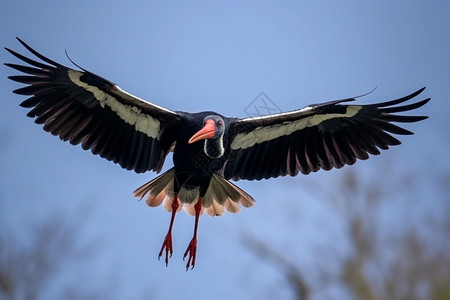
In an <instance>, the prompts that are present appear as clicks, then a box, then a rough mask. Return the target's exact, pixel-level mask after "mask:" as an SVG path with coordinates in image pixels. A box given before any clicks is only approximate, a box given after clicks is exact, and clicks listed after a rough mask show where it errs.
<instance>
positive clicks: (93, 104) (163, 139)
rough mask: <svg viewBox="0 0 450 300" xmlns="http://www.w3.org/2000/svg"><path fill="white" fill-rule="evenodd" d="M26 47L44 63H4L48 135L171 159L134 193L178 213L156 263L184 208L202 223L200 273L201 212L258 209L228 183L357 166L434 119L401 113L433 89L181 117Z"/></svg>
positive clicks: (134, 166) (117, 155) (191, 259)
mask: <svg viewBox="0 0 450 300" xmlns="http://www.w3.org/2000/svg"><path fill="white" fill-rule="evenodd" d="M18 40H19V42H20V43H21V44H22V45H23V46H24V47H25V48H26V49H27V50H28V51H29V52H31V53H32V54H33V55H34V56H36V57H37V59H39V60H40V61H39V60H37V59H36V58H34V59H31V58H28V57H26V56H24V55H22V54H19V53H17V52H15V51H13V50H10V49H8V48H5V49H6V50H7V51H8V52H10V53H11V54H12V55H14V56H15V57H16V58H18V59H20V60H22V61H23V62H25V63H26V64H27V65H21V64H13V63H6V64H5V65H6V66H8V67H11V68H13V69H15V70H17V71H20V72H22V73H23V74H22V75H15V76H9V77H8V78H9V79H11V80H14V81H17V82H19V83H23V84H26V86H25V87H22V88H19V89H16V90H14V93H16V94H19V95H25V96H30V97H29V98H28V99H26V100H25V101H23V102H22V103H21V104H20V105H21V106H22V107H25V108H28V109H30V110H29V112H28V114H27V116H28V117H31V118H35V122H36V123H37V124H42V125H43V129H44V130H45V131H47V132H50V133H51V134H53V135H55V136H59V138H60V139H61V140H63V141H69V142H70V143H71V144H73V145H77V144H81V147H82V148H83V149H85V150H88V149H90V150H91V151H92V153H94V154H98V155H100V156H101V157H103V158H106V159H107V160H110V161H113V162H114V163H117V164H119V165H120V166H121V167H122V168H124V169H127V170H134V171H135V172H137V173H142V172H146V171H155V172H157V173H158V172H160V171H161V169H162V167H163V164H164V161H165V158H166V156H167V155H168V153H169V152H173V167H172V168H171V169H169V170H168V171H166V172H164V173H163V174H161V175H159V176H158V177H156V178H155V179H153V180H151V181H149V182H148V183H146V184H144V185H142V186H141V187H139V188H137V189H136V190H135V191H134V193H133V194H134V196H136V197H139V198H141V199H142V198H145V201H146V203H147V204H148V205H149V206H152V207H155V206H159V205H160V204H161V203H164V204H163V206H164V207H165V208H166V209H167V210H168V211H169V212H171V219H170V225H169V230H168V232H167V234H166V236H165V239H164V242H163V245H162V247H161V250H160V252H159V255H158V259H159V258H160V257H161V256H162V255H163V254H164V255H165V263H166V265H167V264H168V261H169V258H170V257H171V256H172V253H173V247H172V226H173V223H174V219H175V215H176V213H177V212H179V211H181V210H182V208H183V207H184V209H185V210H186V211H187V212H188V213H189V214H192V215H194V216H195V225H194V234H193V237H192V240H191V241H190V243H189V245H188V247H187V249H186V251H185V253H184V256H183V259H185V258H186V257H187V258H188V259H187V264H186V269H189V268H193V267H194V266H195V259H196V253H197V228H198V222H199V217H200V215H202V213H203V212H206V213H207V214H209V215H211V216H220V215H222V214H224V212H225V211H229V212H233V213H234V212H238V211H239V210H240V208H241V206H243V207H251V206H253V204H254V199H253V198H252V197H251V196H250V195H249V194H247V193H246V192H245V191H243V190H242V189H240V188H239V187H237V186H236V185H234V184H233V183H231V182H230V181H229V180H230V179H232V180H234V181H237V180H239V179H246V180H261V179H268V178H275V177H278V176H286V175H290V176H296V175H297V174H299V173H302V174H309V173H311V172H317V171H318V170H320V169H324V170H330V169H332V168H341V167H343V166H344V165H352V164H354V163H355V162H356V160H357V159H361V160H365V159H368V158H369V154H372V155H378V154H380V149H382V150H385V149H388V147H389V146H392V145H399V144H400V141H399V140H398V139H396V138H395V137H393V136H392V135H391V134H396V135H409V134H412V132H411V131H408V130H406V129H404V128H402V127H399V126H397V125H394V124H393V123H392V122H396V123H411V122H417V121H421V120H423V119H426V118H427V117H426V116H409V115H403V114H397V113H403V112H407V111H411V110H414V109H417V108H419V107H421V106H423V105H424V104H426V103H427V102H428V101H429V100H430V98H428V99H425V100H421V101H417V102H412V103H409V104H404V103H405V102H407V101H408V100H411V99H413V98H415V97H416V96H418V95H419V94H420V93H421V92H422V91H423V90H424V89H425V88H422V89H420V90H418V91H416V92H414V93H412V94H410V95H408V96H405V97H402V98H399V99H396V100H391V101H387V102H380V103H375V104H369V105H357V104H349V102H351V101H354V100H355V98H347V99H341V100H335V101H330V102H326V103H319V104H312V105H308V106H306V107H305V108H302V109H298V110H294V111H290V112H283V113H277V114H271V115H266V116H257V117H248V118H229V117H225V116H223V115H221V114H219V113H216V112H212V111H204V112H199V113H187V112H182V111H173V110H170V109H167V108H163V107H161V106H158V105H156V104H153V103H150V102H147V101H145V100H143V99H141V98H138V97H136V96H134V95H131V94H129V93H127V92H126V91H124V90H122V89H121V88H120V87H119V86H118V85H116V84H114V83H112V82H111V81H108V80H106V79H104V78H102V77H100V76H98V75H96V74H94V73H92V72H90V71H88V70H86V69H84V68H82V67H80V66H78V65H76V64H75V63H74V65H75V66H76V67H78V68H79V70H75V69H71V68H68V67H66V66H64V65H61V64H59V63H57V62H55V61H53V60H51V59H49V58H47V57H45V56H43V55H42V54H40V53H38V52H37V51H35V50H33V49H32V48H31V47H30V46H28V45H27V44H26V43H24V42H23V41H22V40H20V39H19V38H18ZM69 59H70V58H69Z"/></svg>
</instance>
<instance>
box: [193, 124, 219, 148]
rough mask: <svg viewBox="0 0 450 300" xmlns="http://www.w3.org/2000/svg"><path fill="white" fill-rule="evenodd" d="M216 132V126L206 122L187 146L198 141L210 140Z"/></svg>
mask: <svg viewBox="0 0 450 300" xmlns="http://www.w3.org/2000/svg"><path fill="white" fill-rule="evenodd" d="M215 132H216V125H215V124H214V121H213V120H206V123H205V126H203V128H202V129H200V130H199V131H197V133H196V134H194V135H193V136H192V137H191V138H190V139H189V141H188V143H189V144H192V143H195V142H197V141H199V140H204V139H211V138H212V137H213V136H214V133H215Z"/></svg>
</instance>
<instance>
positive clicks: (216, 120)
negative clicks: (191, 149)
mask: <svg viewBox="0 0 450 300" xmlns="http://www.w3.org/2000/svg"><path fill="white" fill-rule="evenodd" d="M224 133H225V121H224V120H223V118H222V117H220V116H218V115H210V116H207V117H205V118H204V119H203V128H202V129H200V130H199V131H197V132H196V133H195V134H194V135H193V136H192V137H191V138H190V139H189V141H188V143H189V144H192V143H195V142H197V141H200V140H205V153H206V155H208V156H209V157H211V158H219V157H221V156H222V155H223V154H224V152H225V148H224V147H223V135H224Z"/></svg>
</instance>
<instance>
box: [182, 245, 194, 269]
mask: <svg viewBox="0 0 450 300" xmlns="http://www.w3.org/2000/svg"><path fill="white" fill-rule="evenodd" d="M188 254H189V258H188V261H187V264H186V271H187V270H189V267H190V268H191V270H192V269H193V268H194V266H195V256H196V254H197V239H196V238H193V239H192V240H191V242H190V243H189V246H188V247H187V249H186V252H184V256H183V260H184V259H185V258H186V256H187V255H188Z"/></svg>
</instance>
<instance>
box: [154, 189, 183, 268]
mask: <svg viewBox="0 0 450 300" xmlns="http://www.w3.org/2000/svg"><path fill="white" fill-rule="evenodd" d="M178 206H179V203H178V195H177V194H175V196H174V197H173V200H172V217H171V218H170V225H169V231H168V232H167V234H166V238H165V239H164V242H163V244H162V247H161V251H159V254H158V260H159V259H160V258H161V255H162V254H163V251H164V249H166V259H165V262H166V267H167V265H168V264H169V258H170V257H172V253H173V249H172V226H173V221H174V220H175V214H176V213H177V209H178ZM169 254H170V255H169Z"/></svg>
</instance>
